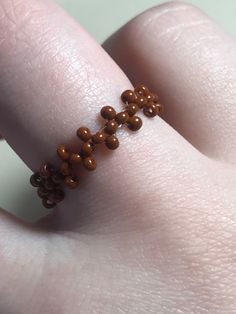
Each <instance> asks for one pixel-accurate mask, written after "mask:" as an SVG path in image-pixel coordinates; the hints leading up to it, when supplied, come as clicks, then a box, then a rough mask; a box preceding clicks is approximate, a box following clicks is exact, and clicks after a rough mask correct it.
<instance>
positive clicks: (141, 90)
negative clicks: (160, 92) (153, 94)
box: [134, 85, 149, 96]
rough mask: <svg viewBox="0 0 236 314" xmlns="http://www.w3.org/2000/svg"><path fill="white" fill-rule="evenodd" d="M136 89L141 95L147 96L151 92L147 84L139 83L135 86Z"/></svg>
mask: <svg viewBox="0 0 236 314" xmlns="http://www.w3.org/2000/svg"><path fill="white" fill-rule="evenodd" d="M134 91H135V93H136V94H139V95H141V96H147V95H148V94H149V89H148V88H147V87H146V86H145V85H138V86H137V87H135V89H134Z"/></svg>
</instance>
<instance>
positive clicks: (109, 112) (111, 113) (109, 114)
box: [101, 106, 116, 120]
mask: <svg viewBox="0 0 236 314" xmlns="http://www.w3.org/2000/svg"><path fill="white" fill-rule="evenodd" d="M101 116H102V117H103V118H104V119H106V120H112V119H114V118H115V116H116V111H115V109H114V108H113V107H111V106H104V107H102V109H101Z"/></svg>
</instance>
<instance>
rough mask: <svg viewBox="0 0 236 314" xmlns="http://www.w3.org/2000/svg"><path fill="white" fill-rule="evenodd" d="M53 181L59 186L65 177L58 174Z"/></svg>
mask: <svg viewBox="0 0 236 314" xmlns="http://www.w3.org/2000/svg"><path fill="white" fill-rule="evenodd" d="M51 180H52V181H53V182H54V183H55V184H56V185H59V184H60V183H62V181H63V180H64V177H63V175H62V174H61V173H59V172H56V173H54V174H53V175H52V176H51Z"/></svg>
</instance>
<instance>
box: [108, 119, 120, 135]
mask: <svg viewBox="0 0 236 314" xmlns="http://www.w3.org/2000/svg"><path fill="white" fill-rule="evenodd" d="M118 126H119V125H118V123H117V122H116V121H115V120H111V121H108V122H107V123H106V126H105V129H104V131H105V132H106V133H108V134H111V135H112V134H114V133H116V131H117V129H118Z"/></svg>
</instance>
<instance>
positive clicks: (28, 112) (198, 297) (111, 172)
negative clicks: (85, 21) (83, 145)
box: [0, 0, 236, 314]
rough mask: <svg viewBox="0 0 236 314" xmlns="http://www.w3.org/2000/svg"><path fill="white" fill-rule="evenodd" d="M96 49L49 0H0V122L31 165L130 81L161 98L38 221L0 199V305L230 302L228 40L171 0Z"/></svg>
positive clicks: (11, 308) (12, 310) (202, 309)
mask: <svg viewBox="0 0 236 314" xmlns="http://www.w3.org/2000/svg"><path fill="white" fill-rule="evenodd" d="M104 48H105V50H107V52H108V53H109V54H110V55H111V57H112V58H113V60H114V61H113V60H112V58H111V57H110V56H109V55H108V54H107V53H106V52H105V50H104V49H103V48H102V47H100V46H99V45H98V44H97V43H96V42H95V41H94V40H93V39H92V38H91V37H90V36H89V35H88V34H87V33H86V32H85V31H84V30H83V29H82V28H81V27H80V26H79V25H78V23H77V22H75V21H74V20H73V19H72V18H70V17H69V16H68V15H67V14H66V13H65V12H64V11H63V10H62V9H60V8H59V7H57V6H56V5H55V4H54V3H51V2H49V1H46V0H38V1H36V0H11V1H9V0H1V2H0V73H1V78H0V126H1V127H0V132H1V134H2V135H3V137H4V138H5V139H6V140H7V141H8V143H9V144H10V145H11V146H12V147H13V148H14V150H15V151H16V152H17V153H18V154H19V156H20V157H21V158H22V159H23V160H24V161H25V162H26V164H27V165H28V166H29V167H30V168H31V169H32V170H36V169H38V166H39V165H40V163H41V161H42V160H51V161H53V160H54V159H55V148H56V147H57V145H58V144H60V143H63V142H66V143H68V141H69V140H70V141H71V145H72V146H73V145H75V144H76V137H75V130H76V129H77V128H78V127H79V126H82V125H84V124H85V125H86V126H89V127H90V128H91V129H92V130H93V131H95V130H97V129H98V128H99V127H100V126H101V120H99V119H98V118H97V113H98V112H99V111H100V108H101V107H102V106H103V105H104V104H106V103H110V104H112V105H113V106H114V107H115V108H116V109H117V110H120V108H121V106H122V104H121V103H120V102H119V100H118V99H119V95H120V93H121V92H122V91H123V90H125V89H128V88H132V84H134V85H135V84H137V83H140V82H142V83H145V84H147V85H148V86H150V88H151V89H152V90H153V91H155V92H158V94H159V95H160V97H161V99H162V102H163V103H164V104H165V113H164V115H163V116H162V118H158V117H157V118H155V119H148V118H146V117H143V116H142V119H143V128H142V129H141V130H140V131H139V132H137V133H132V132H131V131H128V130H127V129H122V130H120V131H119V134H118V137H119V139H120V142H121V145H120V147H119V149H118V150H117V151H116V152H108V151H106V150H105V149H101V150H99V151H98V154H97V155H96V156H97V162H98V165H99V166H98V169H97V171H96V172H94V173H89V174H88V173H87V172H85V171H84V172H83V171H81V173H80V178H81V186H80V189H79V190H78V191H76V192H72V193H68V195H67V198H66V200H65V201H64V202H63V204H62V205H60V206H59V207H58V208H57V210H56V211H55V212H53V213H52V214H51V215H49V216H48V217H47V218H45V219H44V220H42V221H40V222H39V223H37V224H35V225H33V226H32V225H31V226H29V225H26V224H25V223H23V222H20V221H18V220H16V218H13V217H11V216H10V215H9V214H7V213H6V211H4V210H2V211H1V214H0V282H1V284H0V312H1V313H2V314H16V313H17V314H41V313H45V314H54V313H55V314H67V313H68V314H77V313H94V314H95V313H102V314H109V313H112V314H118V313H119V314H121V313H139V314H142V313H153V314H154V313H155V314H156V313H181V314H182V313H202V314H205V313H210V314H212V313H214V314H219V313H221V314H222V313H224V314H226V313H235V311H236V301H235V294H236V279H235V278H236V270H235V269H236V268H235V264H236V245H235V243H236V241H235V240H236V217H235V209H236V193H235V189H236V168H235V166H236V158H235V156H236V141H235V138H236V128H235V121H236V105H235V104H236V45H235V42H234V41H233V40H232V39H231V38H230V37H229V36H228V35H227V34H225V33H224V31H223V30H221V29H220V28H219V27H218V26H217V25H216V24H215V23H214V22H213V21H211V20H210V19H209V18H208V17H207V16H205V15H204V14H203V13H202V12H200V11H199V10H198V9H196V8H194V7H192V6H189V5H186V4H184V3H180V2H178V3H168V4H164V5H162V6H159V7H155V8H153V9H151V10H149V11H147V12H145V13H143V14H141V15H140V16H138V17H136V18H135V19H134V20H132V21H131V22H130V23H128V24H127V25H125V26H124V27H123V28H122V29H121V30H119V31H118V32H117V33H116V34H115V35H113V36H112V37H111V38H109V39H108V40H107V41H106V43H105V44H104ZM122 70H123V71H122ZM131 82H132V83H131ZM32 210H33V209H32Z"/></svg>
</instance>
